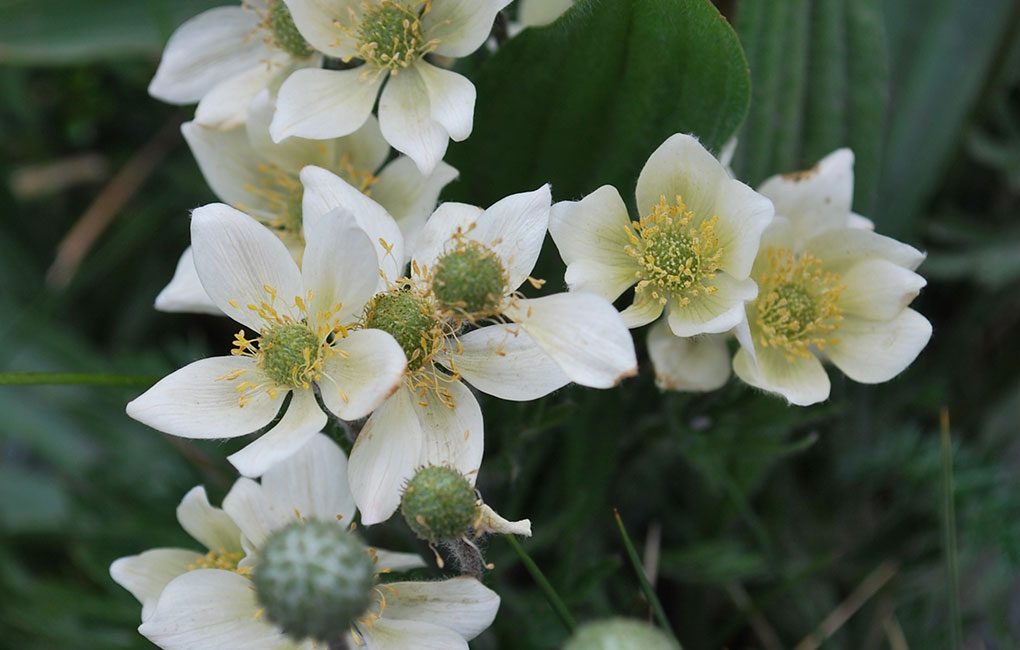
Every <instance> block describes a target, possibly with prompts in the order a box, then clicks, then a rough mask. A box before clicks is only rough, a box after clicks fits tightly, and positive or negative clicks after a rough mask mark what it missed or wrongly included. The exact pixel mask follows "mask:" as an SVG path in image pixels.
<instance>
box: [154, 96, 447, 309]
mask: <svg viewBox="0 0 1020 650" xmlns="http://www.w3.org/2000/svg"><path fill="white" fill-rule="evenodd" d="M273 110H274V107H273V102H272V99H271V98H270V96H269V93H268V92H263V93H261V94H260V95H259V97H257V98H256V99H255V101H254V102H253V104H252V107H251V114H250V115H249V117H248V121H247V124H246V128H245V129H235V130H232V131H220V130H217V129H210V128H206V127H202V126H200V125H198V124H197V123H194V122H188V123H187V124H185V125H184V126H183V127H182V129H181V130H182V132H183V133H184V137H185V139H186V140H187V141H188V144H189V145H190V146H191V151H192V152H193V153H194V155H195V158H196V159H197V160H198V165H199V167H200V168H201V169H202V173H203V174H204V176H205V178H206V181H207V182H208V183H209V185H210V187H212V189H213V191H214V192H215V193H216V195H217V196H219V198H220V199H221V200H223V201H224V202H226V203H229V204H231V205H233V206H234V207H235V208H237V209H239V210H242V211H244V212H246V213H248V214H250V215H251V216H253V217H255V218H256V219H258V220H259V221H261V222H262V223H264V224H266V225H267V226H268V227H269V228H271V229H272V230H273V232H275V233H276V234H277V235H279V237H280V238H281V239H282V240H283V241H284V243H285V244H287V246H288V248H290V249H291V251H292V252H293V253H294V256H295V259H296V260H297V261H298V262H299V263H300V260H301V254H302V252H303V251H304V244H305V239H304V231H303V228H302V211H301V196H302V193H303V189H302V186H301V181H300V179H299V176H298V175H299V173H300V171H301V168H302V167H304V166H305V165H308V164H314V165H318V166H319V167H324V168H326V169H329V170H332V171H333V172H335V173H337V174H339V175H340V176H342V177H343V178H344V179H346V180H347V181H348V182H350V183H351V184H352V185H353V186H355V187H357V188H358V189H359V190H361V191H362V192H364V193H365V194H370V195H371V196H373V197H374V198H375V200H377V201H378V202H379V203H380V204H382V205H383V206H385V207H386V209H387V211H389V213H390V214H391V215H393V217H394V218H395V219H396V221H397V224H398V225H399V226H400V228H401V229H402V231H403V232H404V235H405V236H406V237H407V238H409V239H413V238H415V237H417V234H418V232H419V231H420V230H421V228H422V226H423V225H424V224H425V219H426V218H427V217H428V215H429V214H431V213H432V210H434V209H435V206H436V201H437V200H438V198H439V193H440V192H441V191H442V189H443V188H444V187H445V186H446V185H447V184H448V183H449V182H450V181H452V180H453V179H454V178H456V176H457V170H455V169H454V168H453V167H451V166H449V165H447V164H446V163H443V162H440V163H439V164H438V165H437V166H436V168H435V169H434V170H433V171H432V173H431V174H429V175H427V176H423V175H422V174H421V172H419V171H418V168H417V167H416V166H415V165H414V163H413V162H411V160H410V159H408V158H406V157H404V156H401V157H398V158H396V159H394V160H393V161H391V162H389V163H386V160H387V157H388V156H389V153H390V146H389V145H388V144H387V143H386V141H385V140H384V139H383V137H382V134H381V133H380V132H379V123H378V122H377V121H376V119H375V118H374V117H370V118H369V120H368V121H367V122H366V123H365V125H364V126H362V127H361V128H360V129H359V130H358V131H356V132H355V133H353V134H351V135H349V136H347V137H344V138H339V139H336V140H328V141H321V140H319V141H317V140H305V139H302V138H288V139H287V140H286V141H284V142H282V143H280V144H275V143H273V141H272V140H271V139H270V137H269V121H270V119H271V118H272V114H273ZM156 308H157V309H160V310H163V311H171V312H195V311H197V312H201V313H212V314H219V313H221V312H220V311H219V309H217V308H216V306H215V305H214V304H213V303H212V300H211V299H210V298H209V297H208V295H207V294H206V293H205V289H203V287H202V283H201V282H200V281H199V279H198V273H197V272H196V271H195V265H194V261H193V256H192V253H191V249H190V248H189V249H187V250H185V252H184V255H183V256H182V257H181V261H180V262H179V263H178V266H177V270H176V272H175V273H174V277H173V280H171V282H170V284H169V285H168V286H167V287H166V288H165V289H164V290H163V291H162V292H160V294H159V296H157V298H156Z"/></svg>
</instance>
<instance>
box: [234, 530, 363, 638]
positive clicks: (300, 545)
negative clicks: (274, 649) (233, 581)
mask: <svg viewBox="0 0 1020 650" xmlns="http://www.w3.org/2000/svg"><path fill="white" fill-rule="evenodd" d="M252 580H253V581H254V583H255V590H256V593H257V595H258V600H259V603H261V605H262V607H263V608H264V609H265V614H266V618H267V619H269V620H270V621H272V622H273V623H274V624H276V625H278V626H279V627H280V628H281V629H282V630H283V631H284V632H285V633H286V634H287V635H288V636H290V637H291V638H293V639H296V640H301V639H307V638H312V639H316V640H319V641H324V642H327V643H328V642H332V641H335V640H337V639H340V638H342V637H343V635H344V634H347V632H348V631H349V630H350V627H351V624H352V623H354V621H356V620H357V619H358V618H359V617H361V616H362V615H363V614H364V613H365V612H366V611H367V610H368V608H369V606H370V605H371V603H372V590H373V588H374V586H375V563H374V562H373V561H372V558H371V556H370V555H369V553H368V549H367V548H366V547H365V545H364V544H363V543H362V542H361V540H359V539H358V538H357V537H356V536H355V535H354V534H353V533H351V532H349V531H347V530H345V529H344V528H343V527H342V526H339V525H337V524H336V523H332V522H324V521H307V522H295V523H293V524H290V525H289V526H287V527H286V528H282V529H280V530H278V531H276V532H274V533H273V534H272V535H270V536H269V539H267V540H266V543H265V544H264V545H263V546H262V550H261V552H260V559H259V563H258V565H257V566H256V567H255V571H254V573H253V574H252Z"/></svg>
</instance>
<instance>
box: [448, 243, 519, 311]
mask: <svg viewBox="0 0 1020 650" xmlns="http://www.w3.org/2000/svg"><path fill="white" fill-rule="evenodd" d="M432 292H433V293H434V294H435V295H436V299H437V300H438V301H439V304H440V305H442V306H443V307H444V308H446V309H449V310H450V311H453V312H454V313H457V314H462V315H465V316H468V317H474V318H484V317H486V316H492V315H494V314H497V313H499V308H500V306H501V304H502V302H503V297H504V296H505V295H506V293H507V277H506V270H505V269H504V268H503V262H502V261H500V259H499V256H497V255H496V254H495V253H494V252H492V251H491V250H489V249H488V248H486V247H485V246H483V245H481V244H479V243H477V242H473V241H470V240H466V241H463V242H460V243H459V244H458V245H457V247H456V248H454V249H453V250H451V251H449V252H447V253H444V254H443V255H442V257H440V258H439V260H438V261H437V262H436V266H435V268H434V269H433V273H432Z"/></svg>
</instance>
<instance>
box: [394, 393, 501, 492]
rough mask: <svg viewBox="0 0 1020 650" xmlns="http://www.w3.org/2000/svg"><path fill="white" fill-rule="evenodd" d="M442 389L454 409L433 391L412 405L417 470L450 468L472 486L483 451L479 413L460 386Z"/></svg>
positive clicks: (483, 442) (468, 395) (477, 407)
mask: <svg viewBox="0 0 1020 650" xmlns="http://www.w3.org/2000/svg"><path fill="white" fill-rule="evenodd" d="M445 388H446V389H447V390H448V391H449V393H450V397H452V398H453V404H454V406H453V408H450V407H449V406H448V405H447V404H446V403H445V402H444V401H442V400H440V399H439V397H438V396H437V395H436V394H435V391H429V392H428V393H427V394H426V395H424V396H421V395H419V396H417V397H418V399H417V400H416V401H415V402H413V403H412V407H413V408H414V410H415V414H416V415H417V417H418V422H419V423H420V424H421V431H422V446H421V456H419V458H418V465H417V466H418V467H422V466H428V465H445V466H447V467H453V468H455V469H457V470H460V473H461V474H463V475H464V476H465V477H466V478H467V479H468V481H470V482H471V484H472V485H473V484H474V482H475V480H476V479H477V478H478V467H479V466H480V465H481V464H482V453H483V451H484V449H485V423H484V421H483V420H482V409H481V407H480V406H478V400H477V399H475V396H474V394H473V393H472V392H471V390H470V389H469V388H468V387H467V386H465V385H464V384H462V383H461V382H459V381H454V382H450V383H447V384H446V385H445Z"/></svg>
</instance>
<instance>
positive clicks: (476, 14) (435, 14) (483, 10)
mask: <svg viewBox="0 0 1020 650" xmlns="http://www.w3.org/2000/svg"><path fill="white" fill-rule="evenodd" d="M510 2H511V0H432V10H431V11H430V12H428V13H427V14H425V16H424V18H422V27H423V31H424V32H425V37H426V38H428V39H433V38H434V39H437V40H438V41H439V45H438V46H437V47H436V50H435V51H436V54H441V55H443V56H453V57H461V56H467V55H468V54H471V53H472V52H474V51H475V50H477V49H478V48H480V47H481V46H482V44H483V43H485V40H486V39H487V38H489V32H490V31H492V24H493V22H495V20H496V14H497V13H499V12H500V11H501V10H502V9H503V8H504V7H506V6H507V5H508V4H510Z"/></svg>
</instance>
